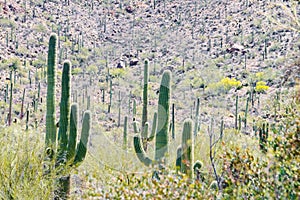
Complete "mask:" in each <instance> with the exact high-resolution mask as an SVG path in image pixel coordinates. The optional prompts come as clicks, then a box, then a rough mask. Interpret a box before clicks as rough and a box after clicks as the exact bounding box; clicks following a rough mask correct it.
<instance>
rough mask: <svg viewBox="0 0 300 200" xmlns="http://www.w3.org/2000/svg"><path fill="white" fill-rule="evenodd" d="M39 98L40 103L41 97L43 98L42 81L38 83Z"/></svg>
mask: <svg viewBox="0 0 300 200" xmlns="http://www.w3.org/2000/svg"><path fill="white" fill-rule="evenodd" d="M37 99H38V103H39V102H40V99H41V83H40V82H39V84H38V97H37Z"/></svg>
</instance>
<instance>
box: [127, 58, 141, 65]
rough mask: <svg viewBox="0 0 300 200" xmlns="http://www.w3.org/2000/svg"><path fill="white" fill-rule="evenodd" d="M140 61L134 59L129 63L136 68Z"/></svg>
mask: <svg viewBox="0 0 300 200" xmlns="http://www.w3.org/2000/svg"><path fill="white" fill-rule="evenodd" d="M138 62H139V60H138V59H137V58H133V59H132V60H130V61H129V66H135V65H137V64H138Z"/></svg>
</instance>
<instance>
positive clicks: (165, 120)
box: [155, 70, 171, 161]
mask: <svg viewBox="0 0 300 200" xmlns="http://www.w3.org/2000/svg"><path fill="white" fill-rule="evenodd" d="M170 83H171V71H169V70H168V71H165V72H164V74H163V77H162V80H161V84H160V89H159V99H158V109H157V122H158V123H157V133H156V142H155V160H157V161H161V159H162V158H164V156H165V154H166V153H167V152H168V142H169V135H168V132H169V130H168V128H169V116H170V114H169V113H170V95H171V86H170Z"/></svg>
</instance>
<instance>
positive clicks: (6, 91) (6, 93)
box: [4, 84, 8, 103]
mask: <svg viewBox="0 0 300 200" xmlns="http://www.w3.org/2000/svg"><path fill="white" fill-rule="evenodd" d="M7 96H8V84H6V88H5V96H4V102H5V103H6V101H7Z"/></svg>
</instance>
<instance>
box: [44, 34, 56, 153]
mask: <svg viewBox="0 0 300 200" xmlns="http://www.w3.org/2000/svg"><path fill="white" fill-rule="evenodd" d="M56 51H57V35H56V34H52V35H51V37H50V40H49V50H48V69H47V84H48V87H47V113H46V140H45V142H46V148H47V147H50V146H52V147H55V146H56V126H55V114H56V112H55V79H56V78H55V77H56Z"/></svg>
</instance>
